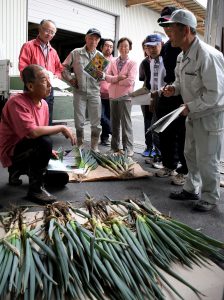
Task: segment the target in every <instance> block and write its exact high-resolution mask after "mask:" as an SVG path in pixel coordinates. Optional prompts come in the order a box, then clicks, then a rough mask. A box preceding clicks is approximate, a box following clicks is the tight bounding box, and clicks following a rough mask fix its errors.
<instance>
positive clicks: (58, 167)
mask: <svg viewBox="0 0 224 300" xmlns="http://www.w3.org/2000/svg"><path fill="white" fill-rule="evenodd" d="M47 169H48V170H49V171H65V172H72V169H71V168H70V167H69V166H66V165H65V164H64V163H63V162H62V161H61V160H59V159H50V161H49V163H48V166H47Z"/></svg>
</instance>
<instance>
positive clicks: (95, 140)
mask: <svg viewBox="0 0 224 300" xmlns="http://www.w3.org/2000/svg"><path fill="white" fill-rule="evenodd" d="M99 138H100V131H99V132H98V131H96V130H94V131H92V132H91V149H92V150H93V151H95V152H99V149H98V144H99Z"/></svg>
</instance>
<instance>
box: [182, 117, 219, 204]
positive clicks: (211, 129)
mask: <svg viewBox="0 0 224 300" xmlns="http://www.w3.org/2000/svg"><path fill="white" fill-rule="evenodd" d="M223 125H224V113H223V112H218V113H214V114H211V115H209V116H206V117H203V118H200V119H196V120H190V119H189V118H187V120H186V140H185V150H184V154H185V158H186V162H187V166H188V172H189V173H188V175H187V178H186V181H185V184H184V187H183V188H184V190H186V191H188V192H190V193H199V191H200V189H201V199H202V200H204V201H207V202H209V203H212V204H213V203H216V202H217V201H219V200H220V171H219V162H220V157H221V147H222V140H223V130H222V128H223V127H224V126H223Z"/></svg>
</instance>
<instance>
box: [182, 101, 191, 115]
mask: <svg viewBox="0 0 224 300" xmlns="http://www.w3.org/2000/svg"><path fill="white" fill-rule="evenodd" d="M181 106H185V108H184V110H183V111H182V112H181V115H182V116H184V117H186V116H187V115H188V114H189V112H190V110H189V108H188V106H187V104H182V105H181Z"/></svg>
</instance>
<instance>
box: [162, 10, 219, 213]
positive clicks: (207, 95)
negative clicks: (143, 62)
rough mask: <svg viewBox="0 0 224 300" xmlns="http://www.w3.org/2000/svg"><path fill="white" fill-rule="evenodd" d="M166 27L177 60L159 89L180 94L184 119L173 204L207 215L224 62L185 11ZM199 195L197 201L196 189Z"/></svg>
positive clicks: (213, 199) (213, 200)
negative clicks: (181, 173)
mask: <svg viewBox="0 0 224 300" xmlns="http://www.w3.org/2000/svg"><path fill="white" fill-rule="evenodd" d="M160 25H161V26H167V27H169V28H170V36H169V37H170V41H171V44H172V46H173V47H180V48H181V49H182V52H181V53H180V54H179V56H178V57H177V65H176V69H175V73H176V79H175V82H174V83H173V84H172V85H169V86H166V87H165V88H164V95H165V96H167V97H169V96H172V95H178V94H181V96H182V98H183V101H184V104H183V105H184V110H183V112H182V114H183V115H185V116H187V120H186V140H185V157H186V162H187V166H188V171H189V173H188V175H187V178H186V182H185V184H184V186H183V190H182V191H181V192H173V193H171V194H170V198H172V199H175V200H198V201H197V202H196V204H195V206H194V209H196V210H198V211H209V210H211V209H213V208H214V207H216V205H217V204H218V201H219V200H220V187H219V185H220V172H219V162H220V156H221V145H222V140H223V129H224V88H223V87H224V72H223V70H224V59H223V55H222V53H221V52H219V51H217V50H216V49H215V48H213V47H211V46H209V45H207V44H206V43H204V42H202V41H201V40H199V39H198V37H197V36H196V26H197V20H196V18H195V16H194V15H193V14H192V13H191V12H190V11H187V10H183V9H179V10H176V11H174V12H173V13H172V15H171V19H170V20H169V21H167V22H163V23H160ZM200 189H201V197H200V200H199V191H200Z"/></svg>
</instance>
